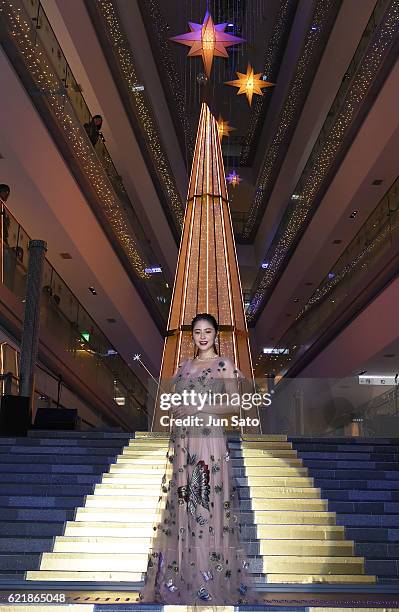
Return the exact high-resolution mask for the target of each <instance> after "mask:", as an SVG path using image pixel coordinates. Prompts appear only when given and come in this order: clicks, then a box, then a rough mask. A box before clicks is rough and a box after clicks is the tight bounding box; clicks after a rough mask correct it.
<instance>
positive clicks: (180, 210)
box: [95, 0, 184, 229]
mask: <svg viewBox="0 0 399 612" xmlns="http://www.w3.org/2000/svg"><path fill="white" fill-rule="evenodd" d="M95 6H96V7H97V10H98V11H99V12H100V15H101V17H102V23H103V25H104V27H105V29H106V34H107V36H108V37H109V40H110V43H111V45H110V48H111V49H112V51H113V53H114V57H115V60H116V61H117V63H118V66H119V69H120V71H121V75H122V77H123V80H124V82H125V84H126V91H127V92H128V95H129V100H130V102H131V104H132V108H133V110H134V113H135V115H136V117H137V119H138V121H139V123H140V126H141V129H142V133H143V136H144V139H145V142H146V144H147V146H148V149H149V152H150V155H151V157H152V161H153V168H154V171H155V172H156V174H157V176H158V178H159V180H160V183H161V186H162V188H163V190H164V193H165V196H166V199H167V202H168V204H169V206H170V209H171V212H172V214H173V216H174V218H175V221H176V223H177V225H178V227H180V229H182V227H183V218H184V205H183V202H182V200H181V197H180V194H179V192H178V190H177V187H176V183H175V179H174V176H173V173H172V170H171V168H170V164H169V160H168V157H167V155H166V153H165V152H164V150H163V146H162V144H161V141H160V137H159V129H158V126H157V124H156V121H155V119H154V117H153V114H152V109H151V107H150V105H149V102H148V101H147V97H146V93H145V91H134V90H133V87H134V85H136V84H137V83H138V82H140V78H139V76H138V74H137V69H136V64H135V60H134V56H133V53H132V50H131V48H130V45H129V42H128V40H127V37H126V34H125V32H124V30H123V27H122V24H121V22H120V19H119V16H118V15H117V12H116V9H115V6H114V4H113V2H112V0H98V2H96V4H95Z"/></svg>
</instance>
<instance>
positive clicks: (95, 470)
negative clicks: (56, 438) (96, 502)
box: [0, 462, 109, 474]
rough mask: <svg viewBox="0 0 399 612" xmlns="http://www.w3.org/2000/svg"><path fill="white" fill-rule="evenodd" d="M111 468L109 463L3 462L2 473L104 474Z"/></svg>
mask: <svg viewBox="0 0 399 612" xmlns="http://www.w3.org/2000/svg"><path fill="white" fill-rule="evenodd" d="M108 468H109V463H104V464H93V465H90V464H81V463H73V464H69V465H64V464H62V463H59V464H54V463H53V464H52V463H50V462H48V463H36V462H34V463H1V462H0V474H10V473H22V474H26V473H30V474H38V473H40V474H102V473H103V472H105V471H107V470H108Z"/></svg>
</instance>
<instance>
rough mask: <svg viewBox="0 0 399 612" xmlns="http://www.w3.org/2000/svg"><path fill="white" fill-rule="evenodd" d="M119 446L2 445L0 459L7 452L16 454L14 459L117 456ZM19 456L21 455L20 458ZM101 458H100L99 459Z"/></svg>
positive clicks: (12, 455)
mask: <svg viewBox="0 0 399 612" xmlns="http://www.w3.org/2000/svg"><path fill="white" fill-rule="evenodd" d="M121 450H122V449H121V447H120V446H117V447H113V448H108V447H94V448H93V447H92V448H90V447H80V446H67V447H65V446H39V445H36V446H22V445H20V446H2V447H0V459H1V461H3V455H4V454H6V453H7V454H8V455H9V456H11V457H15V456H17V457H18V459H16V461H26V460H27V459H26V456H27V455H28V456H32V455H33V456H40V457H42V456H44V457H47V456H48V455H50V457H59V455H62V459H65V458H68V459H69V457H71V456H72V457H83V460H85V459H84V458H85V457H87V456H89V457H92V456H95V457H101V458H102V457H103V456H105V457H117V456H118V455H119V454H120V452H121ZM20 457H23V459H21V458H20ZM101 460H102V459H101Z"/></svg>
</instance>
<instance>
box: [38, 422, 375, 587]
mask: <svg viewBox="0 0 399 612" xmlns="http://www.w3.org/2000/svg"><path fill="white" fill-rule="evenodd" d="M166 448H167V439H166V438H164V437H150V436H148V434H145V433H142V434H140V433H136V438H134V439H131V440H130V441H129V443H128V445H127V446H125V447H124V448H123V450H122V452H121V454H119V455H118V457H117V459H116V461H115V462H114V463H112V465H111V466H110V468H109V470H108V471H107V472H106V473H104V474H103V476H102V478H101V481H100V482H99V481H97V484H95V487H94V491H90V492H89V493H88V494H87V496H86V497H85V501H84V504H83V505H81V506H80V507H79V508H78V509H77V510H76V514H75V516H74V520H73V519H72V517H71V516H68V517H67V523H66V526H65V530H64V532H63V533H57V534H56V537H55V539H54V546H53V548H52V550H51V552H50V551H49V550H48V549H47V551H46V552H44V553H43V555H42V557H41V563H40V568H39V569H37V568H31V569H30V570H29V571H27V574H26V578H27V580H30V581H35V580H49V581H64V580H72V581H86V582H87V581H105V582H126V581H128V582H130V583H132V582H135V583H136V582H137V583H140V582H141V580H142V576H143V572H145V570H146V564H147V551H148V548H149V545H150V540H151V537H152V535H153V531H152V523H153V521H154V520H156V519H159V518H160V517H159V516H157V515H156V506H157V501H158V497H159V487H160V484H161V478H162V475H163V469H164V465H165V452H166ZM230 448H231V461H232V468H233V474H234V476H236V478H237V483H238V486H239V496H240V503H241V511H242V517H241V523H242V525H243V532H242V533H243V537H244V540H245V542H246V546H247V550H248V554H249V556H250V558H251V569H252V572H254V573H255V574H256V576H257V580H258V582H259V583H260V584H262V583H265V581H267V582H268V583H293V584H298V583H310V582H319V583H331V584H348V583H357V584H365V583H366V584H370V583H374V582H375V577H374V576H372V575H367V574H366V573H365V567H364V560H363V558H362V557H359V556H355V549H354V543H353V542H352V541H347V540H346V539H345V529H344V527H343V526H342V525H338V524H337V522H336V515H335V512H334V511H332V510H331V509H330V508H328V506H327V501H325V500H323V499H322V498H321V495H320V489H318V488H316V487H315V485H314V482H313V478H312V477H311V476H309V474H308V469H307V467H305V466H304V465H303V462H302V460H301V458H299V457H298V456H297V451H296V450H294V449H293V448H292V443H291V442H288V441H287V438H286V437H285V436H277V435H275V436H256V435H252V436H246V437H245V440H243V441H242V442H241V441H240V440H238V439H237V438H236V440H235V441H234V440H232V441H231V442H230Z"/></svg>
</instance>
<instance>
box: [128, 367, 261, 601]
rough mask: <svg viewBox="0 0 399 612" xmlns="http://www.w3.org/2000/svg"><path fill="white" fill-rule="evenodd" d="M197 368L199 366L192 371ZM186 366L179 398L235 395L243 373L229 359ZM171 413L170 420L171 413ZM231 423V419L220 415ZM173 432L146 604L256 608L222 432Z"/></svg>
mask: <svg viewBox="0 0 399 612" xmlns="http://www.w3.org/2000/svg"><path fill="white" fill-rule="evenodd" d="M194 364H195V365H194ZM204 364H205V367H203V368H201V367H200V368H199V369H198V365H200V364H198V362H194V361H193V360H192V359H187V360H185V361H184V362H183V363H182V364H180V365H179V367H178V369H177V372H176V373H175V375H174V377H173V379H172V384H174V387H175V388H174V391H175V392H177V393H181V392H182V391H183V390H184V389H188V390H191V389H194V390H195V391H198V392H199V391H201V392H202V393H205V392H206V391H209V390H212V391H213V392H215V393H216V392H223V391H227V392H229V393H231V392H232V391H233V390H234V389H235V390H237V389H238V383H237V380H238V379H239V378H244V376H243V374H242V373H241V372H240V371H239V370H238V369H237V368H236V367H235V365H234V363H233V362H232V361H231V360H230V359H227V358H223V357H217V358H216V359H213V360H210V361H208V362H204ZM165 414H168V413H165ZM222 416H226V415H222ZM201 417H202V418H203V419H204V420H203V425H199V426H196V427H195V426H193V427H191V426H189V427H184V426H179V427H178V426H174V427H172V430H171V437H170V442H169V448H168V452H167V454H166V462H165V473H164V476H163V479H162V482H163V485H162V492H161V495H160V498H159V504H158V508H159V511H160V512H161V519H160V522H159V523H158V522H157V523H155V524H154V534H155V535H154V538H153V542H152V545H151V547H150V552H149V557H148V566H147V572H146V577H145V584H144V587H143V588H142V590H141V592H140V595H139V599H140V600H141V601H142V602H143V603H147V602H148V603H149V602H158V603H165V604H185V605H191V606H196V605H198V606H204V605H205V606H208V605H238V604H240V603H256V602H257V601H258V600H257V598H256V594H255V590H254V588H253V587H254V584H253V583H252V580H251V575H250V573H249V560H248V559H247V555H246V552H245V550H244V548H243V544H242V543H241V541H240V529H241V524H240V513H239V501H238V492H237V490H236V487H235V486H234V483H233V478H232V473H231V461H230V455H229V449H228V444H227V438H226V436H225V432H224V429H223V427H221V426H215V425H212V426H210V427H207V426H206V424H207V423H208V415H207V414H205V413H201Z"/></svg>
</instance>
